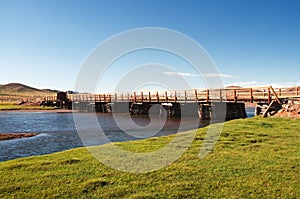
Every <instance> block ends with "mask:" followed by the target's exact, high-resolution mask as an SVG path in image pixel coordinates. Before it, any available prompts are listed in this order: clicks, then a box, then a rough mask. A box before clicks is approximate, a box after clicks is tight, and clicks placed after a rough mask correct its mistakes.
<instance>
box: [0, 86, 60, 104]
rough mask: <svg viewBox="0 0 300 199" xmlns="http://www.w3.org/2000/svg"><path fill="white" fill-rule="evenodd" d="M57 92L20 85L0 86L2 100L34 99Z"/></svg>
mask: <svg viewBox="0 0 300 199" xmlns="http://www.w3.org/2000/svg"><path fill="white" fill-rule="evenodd" d="M57 92H58V91H57V90H51V89H37V88H33V87H30V86H27V85H24V84H20V83H10V84H5V85H0V99H1V98H2V99H12V100H14V99H23V98H28V99H34V98H42V97H44V96H46V95H53V94H56V93H57Z"/></svg>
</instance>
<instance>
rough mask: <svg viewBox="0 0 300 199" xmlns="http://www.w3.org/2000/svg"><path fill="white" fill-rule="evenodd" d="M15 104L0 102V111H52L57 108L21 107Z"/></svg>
mask: <svg viewBox="0 0 300 199" xmlns="http://www.w3.org/2000/svg"><path fill="white" fill-rule="evenodd" d="M15 103H16V102H0V110H2V111H3V110H54V109H57V107H42V106H21V105H15Z"/></svg>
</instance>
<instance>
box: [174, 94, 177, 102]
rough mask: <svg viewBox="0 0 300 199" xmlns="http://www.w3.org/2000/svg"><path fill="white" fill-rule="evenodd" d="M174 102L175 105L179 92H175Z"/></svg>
mask: <svg viewBox="0 0 300 199" xmlns="http://www.w3.org/2000/svg"><path fill="white" fill-rule="evenodd" d="M174 102H175V103H176V102H177V92H176V91H175V92H174Z"/></svg>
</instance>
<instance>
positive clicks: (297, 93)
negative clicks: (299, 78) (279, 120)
mask: <svg viewBox="0 0 300 199" xmlns="http://www.w3.org/2000/svg"><path fill="white" fill-rule="evenodd" d="M298 95H299V86H297V92H296V96H298Z"/></svg>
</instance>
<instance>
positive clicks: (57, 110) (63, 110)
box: [0, 109, 78, 113]
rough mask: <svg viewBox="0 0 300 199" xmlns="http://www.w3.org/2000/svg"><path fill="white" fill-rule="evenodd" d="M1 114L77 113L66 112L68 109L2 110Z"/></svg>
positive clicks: (73, 111) (72, 111)
mask: <svg viewBox="0 0 300 199" xmlns="http://www.w3.org/2000/svg"><path fill="white" fill-rule="evenodd" d="M1 112H43V113H75V112H78V111H75V110H68V109H53V110H43V109H2V110H0V113H1Z"/></svg>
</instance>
